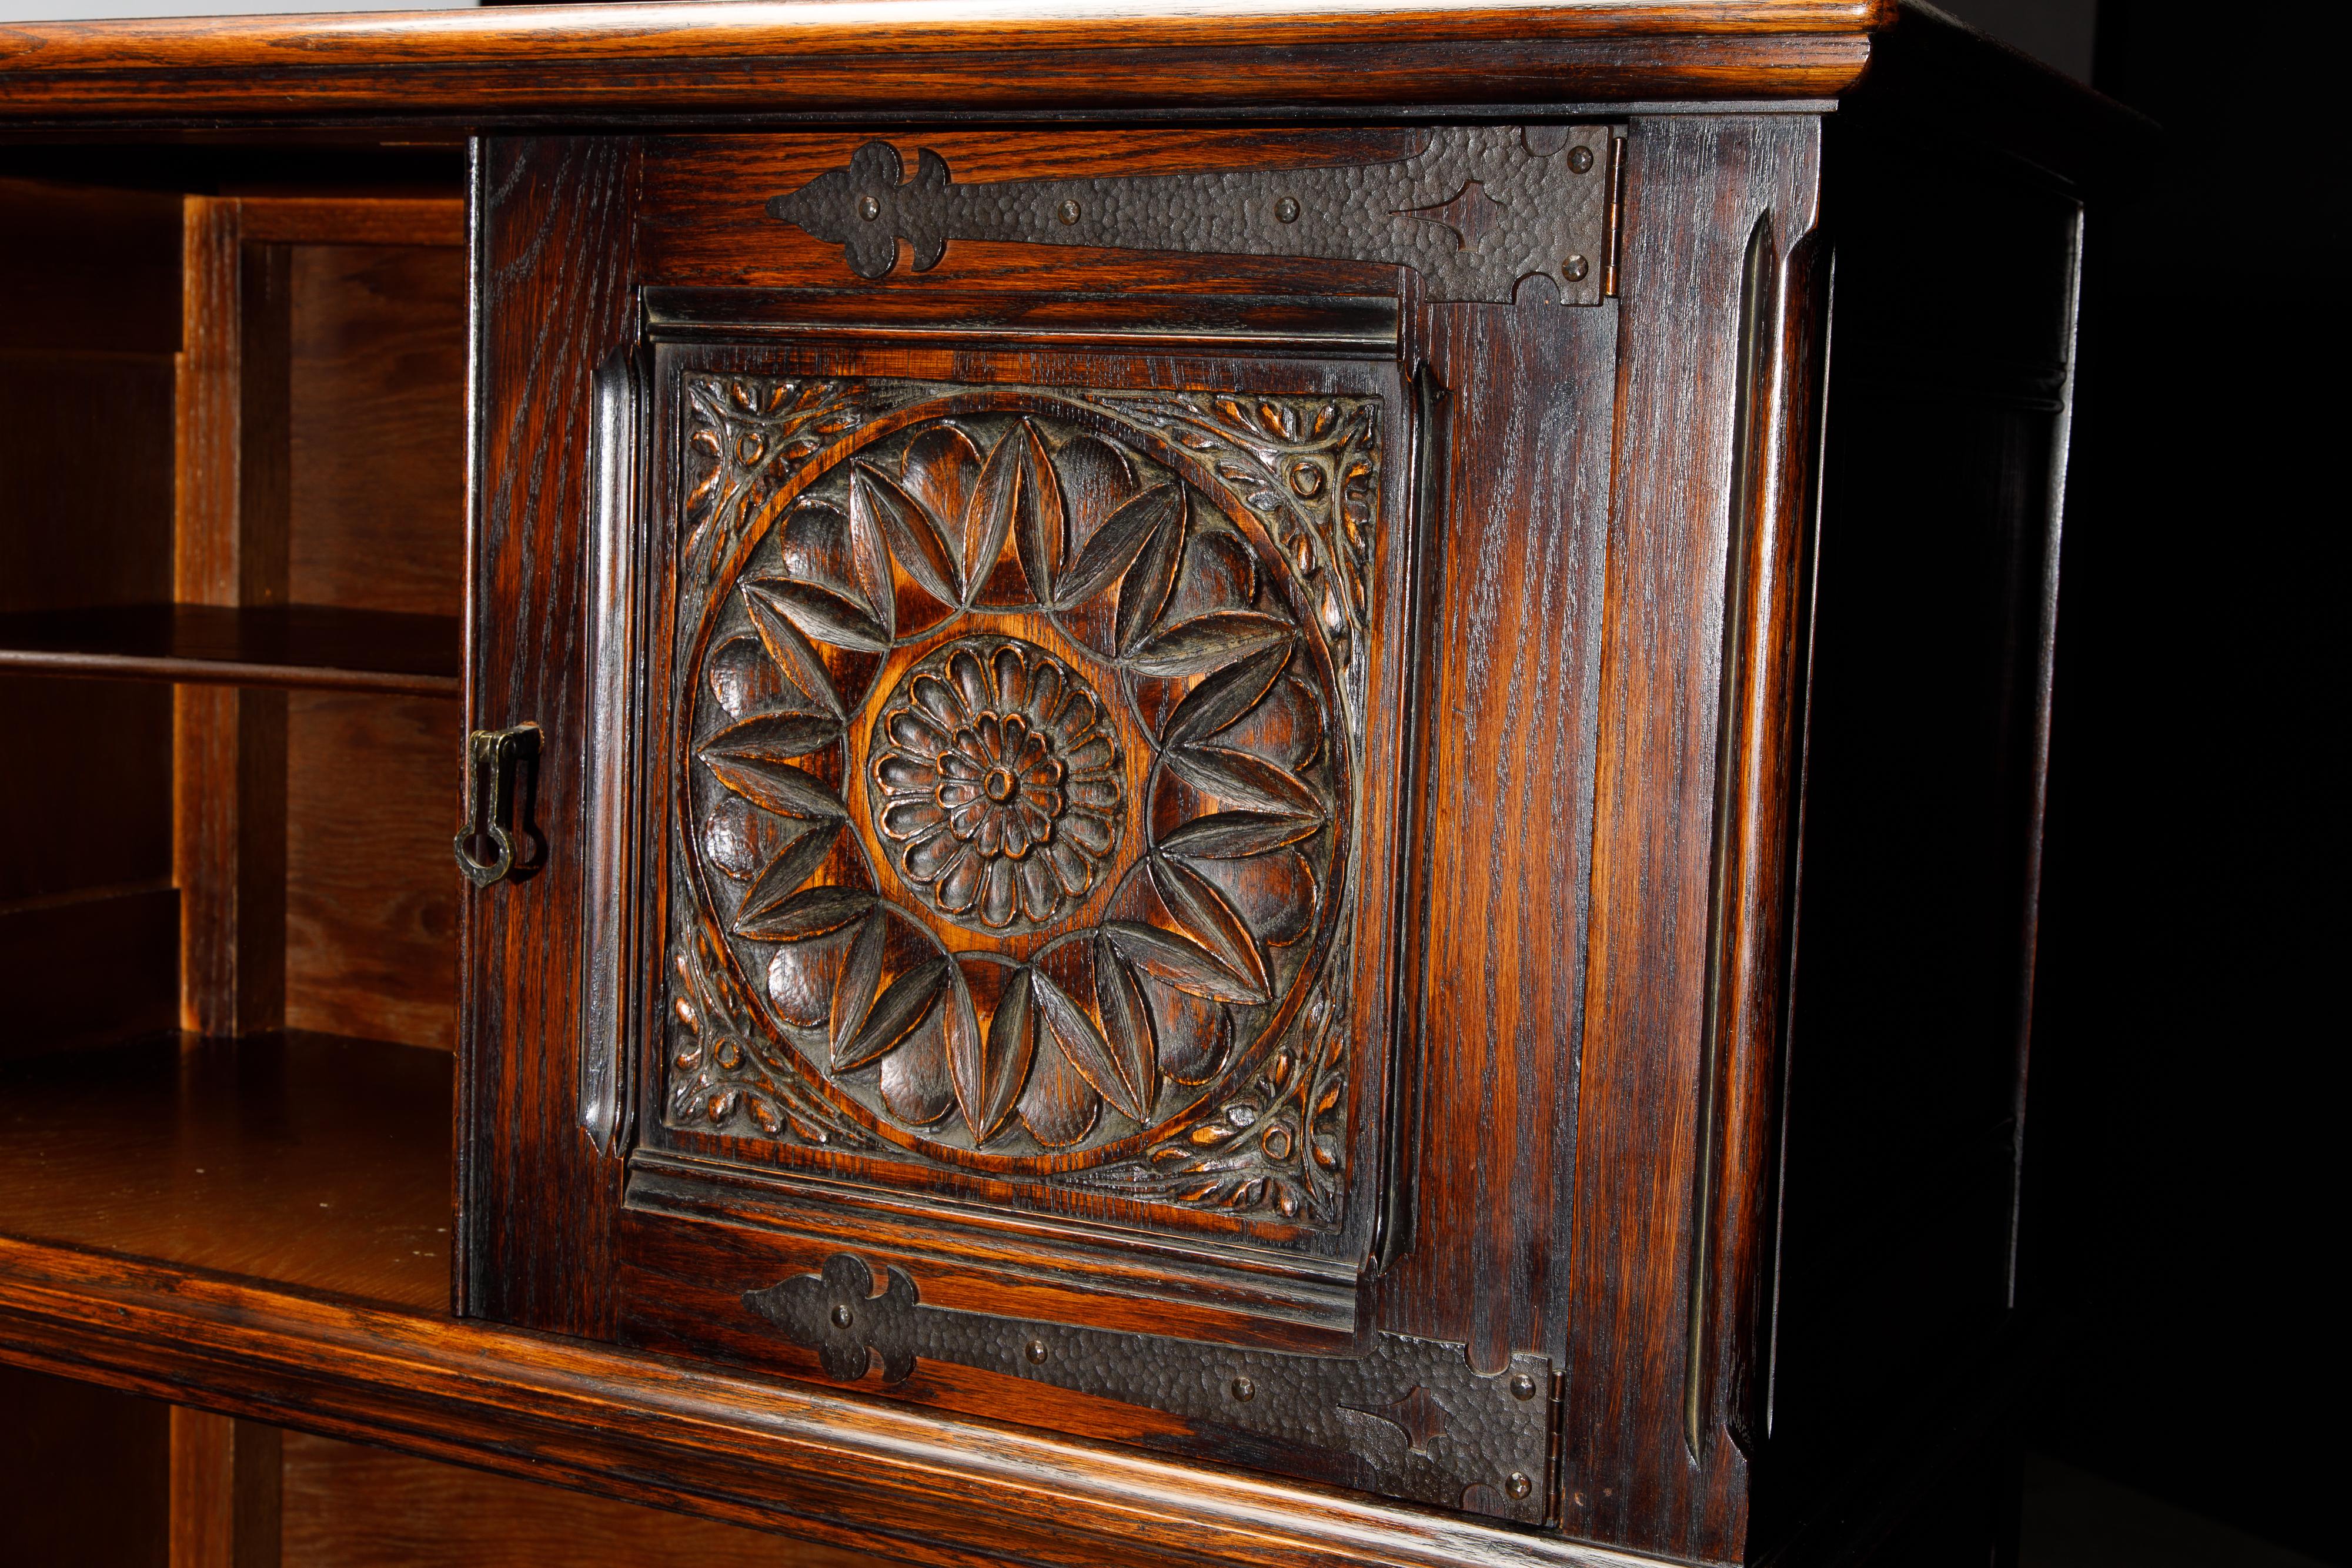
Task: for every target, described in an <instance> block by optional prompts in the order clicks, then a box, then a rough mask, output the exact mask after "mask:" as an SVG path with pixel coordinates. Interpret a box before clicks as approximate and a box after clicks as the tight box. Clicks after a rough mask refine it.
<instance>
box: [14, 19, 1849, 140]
mask: <svg viewBox="0 0 2352 1568" xmlns="http://www.w3.org/2000/svg"><path fill="white" fill-rule="evenodd" d="M1892 15H1893V7H1892V6H1891V5H1889V4H1887V0H1747V3H1745V4H1742V3H1739V0H1596V3H1594V4H1590V5H1492V6H1484V7H1466V8H1455V7H1450V6H1445V5H1428V4H1412V3H1397V4H1390V5H1382V6H1381V7H1380V8H1378V9H1373V10H1366V9H1364V8H1361V7H1359V6H1353V5H1338V4H1321V5H1313V4H1309V5H1267V4H1265V3H1263V0H1223V3H1221V4H1216V5H1208V6H1174V5H1159V6H1154V7H1153V8H1150V9H1146V8H1144V7H1141V6H1137V5H1102V4H1098V3H1096V0H1061V3H1059V4H1045V5H1032V6H1027V7H1024V9H1023V10H1022V11H1021V12H1020V13H1018V14H1012V15H1008V14H1006V13H1004V12H1002V11H997V12H991V13H984V14H982V13H975V14H970V15H959V14H955V13H952V12H941V11H939V10H937V9H934V8H931V7H928V6H924V5H918V4H913V3H911V0H908V3H903V4H900V5H889V4H883V5H872V6H868V7H865V8H862V9H861V10H860V11H859V12H858V13H856V15H854V16H842V15H840V14H839V13H836V12H834V11H832V10H830V9H828V8H824V7H807V6H800V5H728V6H725V7H722V8H716V9H709V10H698V11H693V12H686V13H680V12H677V11H674V10H669V9H667V8H664V7H661V6H655V5H614V6H579V7H557V6H550V7H543V8H542V7H527V8H526V7H516V8H509V9H499V10H488V11H483V12H479V13H464V12H457V13H441V14H430V13H427V14H390V15H386V14H379V15H373V16H369V15H358V16H345V17H339V18H337V19H336V21H335V22H333V23H331V24H321V23H320V22H319V21H317V20H316V19H311V18H305V19H302V20H299V21H298V20H292V19H279V18H238V19H236V20H225V19H223V20H193V21H181V22H161V23H158V22H142V23H81V24H47V25H44V24H31V25H25V24H18V25H16V26H13V27H11V28H10V29H9V31H8V32H7V33H6V34H5V37H0V89H5V92H0V117H5V119H6V120H15V121H18V122H36V123H37V122H38V121H40V120H47V119H54V118H57V117H60V116H82V117H109V118H119V119H125V120H167V121H168V120H177V119H180V118H183V117H186V116H191V115H205V116H219V117H241V118H247V119H253V118H263V119H284V118H288V117H289V113H290V115H291V117H292V118H295V119H302V120H313V121H316V120H326V119H331V118H344V117H365V118H373V119H379V120H381V119H397V118H413V117H419V116H426V115H434V114H440V115H447V114H451V113H459V114H463V113H467V112H477V113H479V112H488V113H489V114H492V115H494V116H496V117H497V118H498V119H499V120H500V121H502V122H505V123H509V124H512V123H515V122H516V121H517V120H519V119H522V118H526V117H531V116H548V115H553V116H556V117H559V118H561V119H562V120H567V121H569V122H571V123H573V124H577V123H579V122H580V121H581V120H583V119H584V118H589V117H593V116H600V115H604V116H616V117H617V116H627V117H630V118H634V119H638V120H642V119H644V118H647V117H659V116H688V115H692V114H695V113H698V112H702V113H707V112H709V111H711V110H738V111H740V110H752V111H754V112H758V113H760V114H761V115H763V116H769V117H779V116H782V117H789V116H791V115H793V114H811V113H831V112H838V111H840V110H845V109H864V110H899V111H901V112H903V106H905V105H908V104H919V105H920V106H921V112H922V113H924V114H926V115H939V114H943V113H952V112H955V111H958V110H980V109H988V108H1016V109H1020V110H1029V111H1035V110H1117V111H1122V112H1129V113H1132V112H1135V111H1137V110H1150V109H1154V108H1180V107H1189V108H1205V107H1215V106H1230V107H1235V108H1240V107H1244V106H1250V107H1256V108H1260V109H1268V108H1271V109H1276V110H1280V109H1284V108H1301V109H1306V108H1315V107H1336V106H1349V105H1352V106H1374V105H1380V104H1413V103H1428V102H1433V101H1448V100H1451V101H1454V102H1475V103H1486V104H1494V103H1510V102H1519V101H1536V102H1553V103H1557V102H1559V101H1561V100H1562V99H1608V98H1625V99H1644V98H1690V97H1704V96H1712V97H1728V98H1743V99H1753V98H1818V97H1824V96H1828V95H1830V94H1832V93H1834V92H1837V91H1839V90H1841V89H1843V88H1845V87H1847V86H1850V85H1851V84H1852V83H1853V80H1854V79H1855V78H1856V77H1857V76H1858V75H1859V74H1860V72H1861V70H1862V68H1863V66H1864V63H1865V62H1866V60H1867V58H1868V54H1869V41H1868V34H1869V32H1870V31H1871V29H1873V28H1874V27H1876V26H1883V25H1884V24H1885V22H1886V21H1887V20H1889V19H1890V18H1891V16H1892ZM289 89H292V90H297V91H299V94H300V100H299V106H296V105H289V100H288V93H289Z"/></svg>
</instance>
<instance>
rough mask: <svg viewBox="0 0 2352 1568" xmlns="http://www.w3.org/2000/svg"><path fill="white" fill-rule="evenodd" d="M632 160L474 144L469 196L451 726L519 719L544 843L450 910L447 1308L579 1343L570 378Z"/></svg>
mask: <svg viewBox="0 0 2352 1568" xmlns="http://www.w3.org/2000/svg"><path fill="white" fill-rule="evenodd" d="M635 159H636V147H635V142H634V141H630V140H627V139H622V138H602V139H592V138H557V137H549V138H539V139H514V140H506V139H497V140H486V141H483V142H481V143H480V144H479V146H478V152H477V162H476V175H475V180H476V185H475V192H474V202H475V219H474V221H475V223H476V224H477V225H478V234H477V236H476V240H475V254H474V276H473V288H474V298H475V306H474V308H475V310H476V312H477V319H476V322H475V333H476V339H475V346H474V352H475V355H476V363H475V372H474V374H475V382H474V390H473V420H474V431H475V437H474V438H475V441H476V443H477V446H476V457H475V462H476V465H477V466H476V470H475V495H474V497H473V514H472V528H473V530H474V538H473V541H472V552H471V559H472V570H473V578H472V583H471V598H470V601H469V602H468V605H467V622H468V626H467V642H468V649H467V654H468V680H469V689H468V693H467V726H468V727H470V728H475V729H495V728H502V727H507V726H510V725H517V724H524V723H533V724H537V725H538V726H539V727H540V728H541V733H542V735H543V737H544V739H543V741H542V749H541V756H540V758H539V761H538V765H537V767H536V769H535V770H534V771H535V783H534V782H533V781H532V779H531V776H530V775H527V776H526V782H525V784H524V786H523V787H522V788H521V789H520V790H519V792H518V795H519V798H518V802H517V807H516V814H517V818H518V825H519V826H520V827H523V828H527V829H528V830H529V832H530V835H531V836H532V837H534V838H536V839H537V840H539V841H541V842H543V844H544V846H545V848H544V851H543V852H542V854H541V860H542V862H543V863H541V865H540V866H539V868H538V869H537V871H536V872H535V873H530V874H526V875H524V876H521V877H517V878H512V879H509V880H508V881H505V882H501V883H496V884H494V885H492V886H490V887H488V888H486V889H482V890H479V891H478V892H474V893H471V894H468V895H467V899H466V903H465V915H464V942H463V946H464V951H465V971H464V975H463V977H462V981H461V994H460V1002H459V1007H460V1014H461V1017H462V1019H463V1026H462V1027H463V1039H462V1041H461V1050H462V1051H463V1052H464V1057H465V1061H464V1067H463V1082H464V1085H465V1088H464V1092H463V1094H462V1097H461V1101H460V1105H459V1118H460V1121H459V1146H460V1148H461V1150H462V1151H463V1153H462V1155H461V1159H460V1162H459V1171H458V1184H459V1186H458V1192H459V1197H458V1201H459V1204H460V1225H461V1228H462V1231H463V1235H464V1243H465V1247H464V1257H465V1265H464V1267H463V1269H462V1270H461V1271H460V1277H459V1281H458V1287H457V1290H458V1306H459V1309H460V1310H461V1311H463V1312H467V1313H468V1314H471V1315H478V1316H486V1317H495V1318H500V1319H504V1320H507V1321H509V1322H519V1323H524V1324H528V1325H530V1326H531V1327H534V1328H541V1329H548V1330H551V1331H555V1332H560V1333H578V1334H588V1335H602V1334H604V1333H608V1332H609V1319H610V1305H609V1301H608V1297H607V1292H606V1285H605V1281H606V1274H607V1270H608V1266H609V1259H610V1252H611V1226H612V1222H613V1218H614V1214H615V1213H616V1212H617V1211H618V1208H619V1191H618V1177H619V1174H620V1166H619V1164H618V1163H617V1162H608V1161H605V1160H604V1159H603V1158H602V1157H601V1156H600V1155H598V1154H597V1152H596V1150H595V1148H594V1147H593V1145H591V1144H590V1142H589V1140H588V1137H587V1134H585V1133H584V1132H583V1131H582V1129H581V1128H580V1126H579V1124H578V1123H577V1121H576V1119H575V1116H574V1108H573V1094H572V1085H573V1083H574V1082H575V1079H576V1074H577V1063H576V1062H575V1061H573V1060H572V1058H573V1054H574V1052H575V1051H576V1050H577V1049H578V1044H579V1041H580V1039H581V1031H580V987H579V957H578V950H579V910H580V898H581V889H582V877H583V868H584V865H585V860H584V856H583V845H582V843H581V841H580V835H579V827H578V824H579V823H580V822H581V821H583V814H582V801H581V799H580V794H579V780H580V779H582V778H583V777H584V768H585V763H586V738H587V737H586V729H587V717H588V713H587V702H586V681H585V671H584V668H583V647H584V638H585V627H584V624H583V617H584V615H585V613H586V608H585V607H586V600H587V580H588V569H587V560H586V554H587V550H588V548H589V545H590V541H591V540H592V539H593V537H594V528H593V526H592V522H593V518H592V513H591V507H592V506H593V496H592V494H591V488H592V486H591V475H590V462H591V450H590V449H591V444H592V442H593V437H594V432H595V418H594V400H593V389H592V386H591V379H592V377H593V372H594V370H595V367H596V365H597V364H598V362H599V361H602V360H603V359H604V357H605V356H606V355H607V354H609V353H611V352H612V351H613V350H614V347H616V346H617V345H618V344H620V343H621V342H622V341H623V340H625V338H626V337H627V335H628V333H629V330H630V325H631V314H630V312H631V308H632V295H631V268H632V262H631V249H630V234H631V229H632V225H631V221H630V205H631V201H632V192H633V189H634V184H635ZM453 760H454V759H453ZM451 874H453V875H454V874H456V873H455V871H454V869H453V871H452V873H451Z"/></svg>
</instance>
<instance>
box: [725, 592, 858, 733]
mask: <svg viewBox="0 0 2352 1568" xmlns="http://www.w3.org/2000/svg"><path fill="white" fill-rule="evenodd" d="M743 603H744V606H745V607H746V608H747V609H749V610H750V611H751V630H752V631H754V632H758V633H759V635H760V645H761V647H764V648H765V649H767V650H768V657H770V658H771V659H773V660H774V661H775V662H776V667H777V668H778V669H780V670H782V671H783V673H784V675H785V678H787V679H788V680H790V681H791V682H792V683H793V685H796V686H798V687H799V688H800V689H801V691H802V692H803V694H804V695H806V696H807V697H808V698H809V700H810V701H812V702H814V703H815V704H816V705H817V706H818V707H819V708H820V709H821V710H822V711H824V712H825V713H829V714H831V715H833V716H834V717H835V718H840V717H842V716H843V709H842V706H841V693H840V691H839V690H838V689H837V688H836V687H835V685H834V684H833V673H832V672H831V671H830V670H827V669H826V668H825V667H824V659H823V658H821V657H819V656H818V654H817V651H816V650H815V649H814V647H812V646H810V644H809V640H808V638H807V637H806V636H804V635H803V633H802V632H801V629H800V628H799V627H797V626H795V625H793V621H792V617H791V616H790V615H788V614H786V613H785V612H784V607H783V606H782V604H779V603H777V602H775V601H773V600H772V598H771V597H770V596H769V595H768V594H767V593H766V592H764V591H762V590H761V587H760V585H759V584H757V583H752V582H747V583H745V584H744V585H743Z"/></svg>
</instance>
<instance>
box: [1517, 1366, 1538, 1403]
mask: <svg viewBox="0 0 2352 1568" xmlns="http://www.w3.org/2000/svg"><path fill="white" fill-rule="evenodd" d="M1535 1396H1536V1380H1535V1379H1534V1378H1532V1377H1530V1376H1528V1375H1527V1374H1526V1373H1524V1372H1522V1373H1520V1374H1519V1375H1517V1376H1516V1377H1514V1378H1512V1379H1511V1397H1512V1398H1514V1399H1533V1398H1534V1397H1535Z"/></svg>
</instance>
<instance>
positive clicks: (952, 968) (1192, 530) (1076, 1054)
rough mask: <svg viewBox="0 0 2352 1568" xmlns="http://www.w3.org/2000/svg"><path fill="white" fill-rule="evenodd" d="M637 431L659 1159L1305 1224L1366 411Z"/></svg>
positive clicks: (790, 405)
mask: <svg viewBox="0 0 2352 1568" xmlns="http://www.w3.org/2000/svg"><path fill="white" fill-rule="evenodd" d="M680 390H681V392H682V394H683V396H682V400H681V401H682V404H683V408H684V420H685V429H684V431H683V432H682V434H683V436H684V440H683V444H682V446H681V449H680V450H681V453H682V469H681V473H680V481H681V494H682V496H683V497H684V501H683V516H682V517H681V518H680V519H679V521H680V533H679V558H678V560H679V567H678V570H679V582H680V584H681V587H680V591H679V598H678V618H677V631H676V636H677V661H676V665H675V680H676V696H675V702H676V705H677V706H676V721H675V722H676V724H677V734H676V736H675V740H676V742H677V744H676V746H675V748H674V752H673V757H672V762H671V764H670V766H671V767H672V768H673V769H674V779H675V783H674V787H673V789H674V799H675V800H676V802H677V814H678V821H677V832H676V841H675V846H674V852H673V861H674V872H673V878H674V880H673V893H672V896H671V900H670V909H671V922H670V925H671V942H670V946H671V951H672V960H673V966H674V970H675V977H674V980H673V984H672V988H671V997H670V1004H671V1015H672V1024H671V1027H670V1030H669V1034H670V1039H669V1043H668V1048H667V1067H666V1071H667V1080H666V1084H665V1090H664V1104H665V1108H666V1112H667V1118H668V1120H669V1121H670V1123H671V1124H673V1125H677V1126H680V1127H698V1128H702V1129H706V1130H709V1129H716V1130H720V1131H726V1132H731V1133H736V1134H749V1135H753V1136H759V1137H764V1138H769V1139H773V1140H778V1141H783V1142H789V1143H795V1144H803V1145H829V1146H835V1147H840V1148H845V1149H851V1150H856V1151H861V1152H865V1153H869V1154H871V1153H880V1154H884V1155H892V1156H894V1157H899V1158H913V1159H918V1160H922V1161H929V1162H937V1163H941V1164H945V1165H950V1166H959V1167H963V1168H966V1169H972V1170H977V1171H980V1172H983V1173H990V1174H996V1175H1000V1176H1008V1177H1016V1178H1021V1179H1029V1180H1038V1181H1047V1182H1052V1183H1055V1184H1058V1185H1066V1186H1068V1185H1076V1186H1086V1187H1089V1188H1092V1189H1096V1190H1104V1191H1110V1192H1116V1193H1120V1194H1124V1195H1127V1196H1129V1197H1139V1198H1143V1199H1147V1200H1154V1201H1164V1202H1172V1203H1179V1204H1187V1205H1194V1206H1201V1207H1214V1208H1217V1209H1220V1210H1223V1211H1226V1212H1235V1213H1241V1214H1245V1215H1246V1214H1254V1213H1262V1214H1265V1215H1266V1216H1268V1217H1277V1218H1283V1219H1285V1220H1287V1221H1290V1222H1293V1223H1297V1224H1302V1225H1307V1226H1313V1227H1326V1226H1328V1225H1330V1224H1333V1223H1336V1221H1337V1219H1338V1215H1339V1200H1340V1193H1341V1187H1342V1184H1343V1178H1344V1166H1345V1163H1346V1158H1347V1152H1346V1151H1347V1145H1348V1143H1349V1138H1348V1136H1347V1129H1346V1120H1347V1117H1348V1115H1349V1102H1348V1095H1349V1073H1350V1071H1351V1070H1354V1068H1355V1063H1353V1062H1352V1061H1351V1060H1350V1054H1349V1040H1347V1038H1346V1034H1347V1030H1346V1022H1345V1020H1346V1018H1347V1016H1348V1009H1347V1008H1346V1006H1345V1005H1344V1002H1345V991H1346V983H1347V957H1348V954H1347V951H1346V949H1347V946H1348V942H1347V933H1348V932H1349V929H1350V924H1351V910H1352V902H1353V897H1354V894H1353V882H1354V879H1355V876H1356V874H1357V873H1356V868H1355V867H1354V865H1353V864H1352V862H1351V856H1352V854H1353V853H1354V844H1355V831H1354V830H1355V818H1356V816H1357V814H1358V812H1359V810H1360V799H1359V796H1360V789H1359V785H1360V779H1359V773H1360V755H1361V749H1362V744H1363V717H1362V714H1361V711H1360V710H1361V707H1362V704H1363V692H1364V682H1365V671H1364V643H1365V640H1366V639H1365V624H1366V607H1365V586H1364V585H1365V581H1366V578H1367V575H1368V572H1369V568H1370V558H1371V541H1372V539H1373V537H1374V535H1375V532H1376V530H1377V527H1378V516H1377V513H1378V508H1379V497H1380V494H1381V480H1380V472H1379V468H1380V462H1381V454H1380V451H1379V441H1378V430H1379V417H1380V407H1379V403H1378V402H1377V400H1374V399H1370V398H1324V397H1280V398H1265V397H1256V396H1249V397H1244V396H1240V395H1238V394H1236V395H1231V396H1218V395H1215V394H1208V393H1192V392H1060V391H1057V392H1047V391H1041V390H1035V389H1024V388H961V387H949V386H940V385H937V384H928V383H916V382H887V381H878V380H849V381H839V382H793V381H777V380H768V379H761V378H754V377H744V376H721V375H709V374H704V373H701V372H689V373H688V374H687V375H686V376H685V377H684V379H683V382H682V383H681V387H680Z"/></svg>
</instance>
